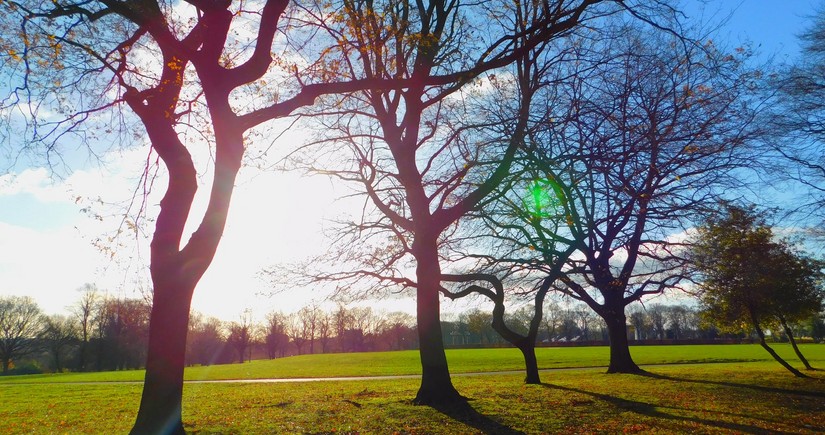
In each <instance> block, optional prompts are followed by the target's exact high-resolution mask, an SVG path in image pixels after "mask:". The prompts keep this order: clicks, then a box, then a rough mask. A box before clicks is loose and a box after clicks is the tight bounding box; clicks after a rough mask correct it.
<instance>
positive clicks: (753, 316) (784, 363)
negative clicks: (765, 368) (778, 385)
mask: <svg viewBox="0 0 825 435" xmlns="http://www.w3.org/2000/svg"><path fill="white" fill-rule="evenodd" d="M749 311H750V316H751V322H752V323H753V328H754V329H755V330H756V335H758V336H759V345H760V346H762V348H763V349H765V350H766V351H767V352H768V353H769V354H770V355H771V356H772V357H773V359H775V360H776V362H778V363H779V364H781V365H782V367H785V368H786V369H787V370H788V371H789V372H791V373H793V375H794V376H796V377H799V378H807V376H805V375H804V374H803V373H802V372H800V371H799V370H797V369H795V368H793V366H791V365H790V364H788V362H787V361H785V360H784V359H782V357H781V356H779V354H777V353H776V351H774V350H773V349H772V348H771V347H770V346H768V343H767V342H766V341H765V333H764V332H763V331H762V327H761V326H759V319H758V318H757V316H756V313H755V312H754V311H753V310H749Z"/></svg>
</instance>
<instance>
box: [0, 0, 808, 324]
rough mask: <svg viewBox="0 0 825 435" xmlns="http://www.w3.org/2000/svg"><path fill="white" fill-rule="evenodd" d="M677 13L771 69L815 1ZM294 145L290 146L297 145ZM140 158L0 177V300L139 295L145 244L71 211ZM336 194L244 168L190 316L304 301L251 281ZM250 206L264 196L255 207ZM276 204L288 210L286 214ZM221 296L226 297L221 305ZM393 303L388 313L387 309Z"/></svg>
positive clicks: (791, 51)
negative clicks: (60, 172) (769, 62)
mask: <svg viewBox="0 0 825 435" xmlns="http://www.w3.org/2000/svg"><path fill="white" fill-rule="evenodd" d="M702 3H704V7H703V6H702ZM683 4H684V5H685V7H684V11H685V13H686V14H687V16H688V19H691V20H694V19H695V20H701V21H703V22H705V23H708V22H709V23H718V22H719V21H720V20H722V19H724V18H725V17H727V16H728V15H730V18H729V20H728V21H727V22H726V23H725V24H724V25H723V27H722V28H720V29H719V31H718V32H717V36H715V37H714V39H715V40H716V41H718V42H720V43H722V44H724V45H727V46H729V47H731V48H733V47H736V46H739V45H742V44H744V43H745V42H748V41H750V42H752V43H753V45H754V47H758V51H759V53H761V56H762V57H763V58H766V57H768V56H770V55H777V58H778V59H780V60H782V59H787V60H793V58H794V57H796V56H797V55H798V44H797V39H796V37H797V35H798V34H799V33H800V32H802V31H803V30H804V29H805V28H806V27H807V17H809V16H811V15H812V14H813V13H814V11H815V10H816V6H817V5H818V4H820V2H818V1H809V0H787V1H783V2H779V1H776V0H743V1H736V0H712V1H707V2H700V1H699V0H683ZM298 136H300V135H295V136H293V137H292V140H295V141H297V140H300V139H299V138H298ZM287 140H289V139H288V138H287ZM145 157H146V156H145V150H135V151H128V152H122V153H119V154H112V155H110V156H107V159H106V160H107V164H106V166H105V167H93V166H90V167H79V168H75V169H76V171H75V172H72V173H70V174H64V175H65V176H64V177H63V178H59V179H54V178H53V177H51V176H50V174H49V172H48V171H47V170H45V169H42V168H37V167H31V168H28V169H24V170H18V172H16V173H10V174H6V175H0V295H11V294H14V295H21V294H28V295H31V296H33V297H35V298H36V299H37V301H38V302H39V303H40V305H41V307H42V308H43V309H44V311H46V312H47V313H58V312H64V311H65V307H66V306H68V305H70V304H72V303H73V302H74V301H76V300H77V299H78V297H79V294H78V293H77V292H76V291H75V290H76V289H77V288H79V287H80V286H82V285H83V284H84V283H87V282H90V283H96V284H97V285H98V286H99V287H100V288H102V289H105V290H108V291H109V292H111V293H113V294H115V295H124V296H130V297H137V296H139V294H138V293H137V292H136V290H135V288H137V287H138V286H139V285H141V284H142V285H144V286H147V285H148V279H147V270H146V268H145V267H142V266H140V265H141V264H146V263H148V261H147V256H148V249H147V247H148V243H147V239H146V238H145V237H142V236H137V237H135V236H134V235H132V236H130V237H126V238H125V239H124V240H123V243H124V244H125V245H128V246H129V248H128V249H124V252H123V255H122V256H121V257H122V258H116V259H115V260H114V261H113V260H112V259H110V258H109V257H108V255H107V253H106V252H104V251H101V250H100V249H99V248H97V247H95V246H94V241H95V240H96V239H97V238H101V237H103V238H105V237H106V236H107V234H111V231H112V230H113V229H115V228H116V227H117V225H118V224H119V222H120V221H119V219H116V218H112V217H105V218H104V219H103V221H99V220H98V219H96V218H95V217H94V216H93V215H91V214H89V213H83V212H81V209H83V208H84V207H88V206H90V205H92V206H95V204H96V203H95V201H96V199H97V198H98V197H101V198H103V199H104V200H105V201H106V202H111V203H122V202H123V201H126V200H127V199H128V198H129V197H130V195H131V193H132V191H133V189H134V186H135V184H134V183H135V182H136V179H137V177H138V176H139V174H140V167H141V165H142V162H144V161H145ZM272 186H279V187H277V188H275V189H273V188H272ZM341 193H342V192H341V191H340V190H339V191H336V190H335V188H334V186H332V185H330V183H329V182H328V181H326V180H323V179H315V180H302V179H298V178H297V177H296V176H295V175H283V174H272V173H270V174H258V173H255V172H254V170H252V169H244V172H243V173H242V174H241V177H240V178H239V182H238V187H237V193H236V195H235V197H234V198H233V206H232V209H231V211H230V218H229V223H228V225H227V229H226V233H225V236H224V238H223V241H222V244H221V247H220V248H219V251H218V254H217V256H216V258H215V262H214V263H213V265H212V267H211V268H210V270H209V271H208V272H207V274H206V276H205V277H204V279H203V280H202V282H201V284H200V285H199V287H198V290H197V291H196V294H195V298H194V301H193V307H194V309H196V310H198V311H201V312H204V313H206V314H208V315H214V316H219V317H222V318H224V319H229V320H231V319H235V318H237V317H238V316H239V315H240V314H241V312H242V311H243V310H245V309H247V308H253V309H254V310H255V311H256V313H257V314H258V315H262V313H265V312H267V311H270V310H275V309H280V310H284V311H291V310H295V309H297V308H299V307H300V306H302V305H303V304H304V303H306V302H307V301H308V300H309V299H312V298H313V297H318V296H317V295H308V294H307V293H306V292H293V293H292V294H290V295H289V296H288V297H284V296H281V297H279V298H278V299H277V300H273V299H272V298H269V297H265V296H261V295H260V293H265V292H266V291H267V290H268V288H269V287H268V283H267V282H265V281H264V280H262V279H261V278H260V277H259V276H258V272H259V271H260V269H261V268H262V267H265V266H268V265H271V264H273V263H277V262H288V261H291V260H297V259H299V258H300V257H302V256H306V255H309V254H311V253H313V252H314V249H315V247H317V246H319V245H320V244H321V240H322V239H321V236H320V235H319V231H318V229H319V228H321V227H322V226H323V225H324V222H323V218H324V217H332V216H334V215H337V214H339V213H342V209H341V206H340V204H335V203H334V202H333V198H335V197H336V196H337V195H340V194H341ZM78 197H80V198H81V200H80V201H77V198H78ZM261 198H266V201H264V202H263V204H262V201H261ZM308 198H311V200H308ZM156 203H157V198H151V199H150V201H149V204H150V207H151V206H152V204H156ZM284 207H288V208H289V209H290V210H291V211H292V213H291V214H289V215H287V214H285V213H284V212H283V209H284ZM93 209H94V210H100V209H101V207H99V206H95V207H93ZM227 291H229V292H231V294H232V297H231V298H227V297H226V294H227ZM407 303H408V302H407ZM378 306H380V305H378ZM398 306H399V305H398V304H396V305H393V304H389V303H388V304H387V308H388V309H395V308H397V307H398ZM412 309H413V306H412V305H409V310H412Z"/></svg>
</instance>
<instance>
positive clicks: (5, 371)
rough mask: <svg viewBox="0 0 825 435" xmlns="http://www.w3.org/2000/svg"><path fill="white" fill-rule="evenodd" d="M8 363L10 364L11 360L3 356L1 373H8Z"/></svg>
mask: <svg viewBox="0 0 825 435" xmlns="http://www.w3.org/2000/svg"><path fill="white" fill-rule="evenodd" d="M9 365H11V361H10V360H9V359H7V358H3V374H4V375H7V374H9Z"/></svg>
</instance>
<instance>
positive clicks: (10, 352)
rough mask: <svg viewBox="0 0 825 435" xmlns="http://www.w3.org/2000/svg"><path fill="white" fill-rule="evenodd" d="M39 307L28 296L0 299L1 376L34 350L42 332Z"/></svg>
mask: <svg viewBox="0 0 825 435" xmlns="http://www.w3.org/2000/svg"><path fill="white" fill-rule="evenodd" d="M42 326H43V325H42V324H41V322H40V307H38V306H37V303H35V302H34V299H32V298H31V297H29V296H7V297H0V362H2V364H3V374H4V375H5V374H8V372H9V367H10V366H11V364H12V363H13V362H14V361H15V360H18V359H19V358H22V357H24V356H26V355H28V354H30V353H31V352H32V351H34V350H35V343H36V339H37V337H38V335H40V332H41V330H42Z"/></svg>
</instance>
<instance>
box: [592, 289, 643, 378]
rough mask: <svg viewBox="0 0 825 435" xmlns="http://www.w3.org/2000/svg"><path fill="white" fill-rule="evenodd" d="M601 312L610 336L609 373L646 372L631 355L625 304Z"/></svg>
mask: <svg viewBox="0 0 825 435" xmlns="http://www.w3.org/2000/svg"><path fill="white" fill-rule="evenodd" d="M616 305H618V304H616ZM599 314H600V315H601V316H602V319H604V322H605V323H606V324H607V332H608V334H609V336H610V365H609V366H608V367H607V373H642V372H644V370H642V369H641V368H639V366H638V365H636V363H635V362H634V361H633V357H631V356H630V343H629V342H628V340H627V318H626V317H625V314H624V306H613V307H605V309H604V310H602V312H601V313H599Z"/></svg>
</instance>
